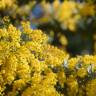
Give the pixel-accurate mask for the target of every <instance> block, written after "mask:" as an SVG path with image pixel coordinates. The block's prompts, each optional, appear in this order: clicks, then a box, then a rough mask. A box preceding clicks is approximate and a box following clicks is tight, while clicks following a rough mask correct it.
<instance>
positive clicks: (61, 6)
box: [52, 0, 96, 32]
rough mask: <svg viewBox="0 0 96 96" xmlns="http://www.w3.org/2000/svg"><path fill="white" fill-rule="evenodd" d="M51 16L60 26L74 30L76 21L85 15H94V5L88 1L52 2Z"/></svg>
mask: <svg viewBox="0 0 96 96" xmlns="http://www.w3.org/2000/svg"><path fill="white" fill-rule="evenodd" d="M52 6H53V7H52V8H53V12H54V14H53V16H54V18H56V20H57V21H59V22H60V24H61V26H62V28H64V29H67V28H68V29H69V30H71V31H73V32H75V30H76V27H77V24H78V22H79V21H80V20H81V19H82V18H86V17H87V16H94V15H95V13H96V11H95V5H93V4H90V3H78V2H75V1H71V0H68V1H67V0H66V1H64V2H62V3H61V2H60V1H59V0H55V1H54V2H53V5H52Z"/></svg>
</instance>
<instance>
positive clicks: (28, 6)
mask: <svg viewBox="0 0 96 96" xmlns="http://www.w3.org/2000/svg"><path fill="white" fill-rule="evenodd" d="M21 21H30V27H31V28H32V29H41V30H43V32H44V33H45V34H47V35H48V36H49V41H48V42H49V43H50V44H52V45H54V46H57V47H58V48H60V49H62V50H64V51H67V52H68V53H69V54H70V55H72V56H76V55H82V54H95V53H96V0H0V27H2V26H3V27H4V26H5V27H6V26H7V25H8V24H9V23H13V24H14V26H17V27H18V28H20V23H21Z"/></svg>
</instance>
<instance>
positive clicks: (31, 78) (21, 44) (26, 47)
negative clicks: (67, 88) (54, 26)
mask: <svg viewBox="0 0 96 96" xmlns="http://www.w3.org/2000/svg"><path fill="white" fill-rule="evenodd" d="M47 41H48V37H47V35H46V34H44V33H43V32H42V31H41V30H32V29H31V28H30V24H29V22H25V23H24V22H22V29H21V30H19V29H17V28H16V27H14V26H13V25H12V24H10V25H9V26H8V27H7V28H5V27H4V28H2V29H0V96H17V95H19V96H61V93H59V92H58V91H56V88H55V86H56V84H57V81H58V80H57V75H56V74H55V73H54V72H53V71H52V70H53V68H55V67H57V66H61V65H62V64H63V62H64V59H65V58H68V54H67V53H66V52H63V51H61V50H59V49H58V48H56V47H53V46H51V45H49V44H47Z"/></svg>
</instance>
